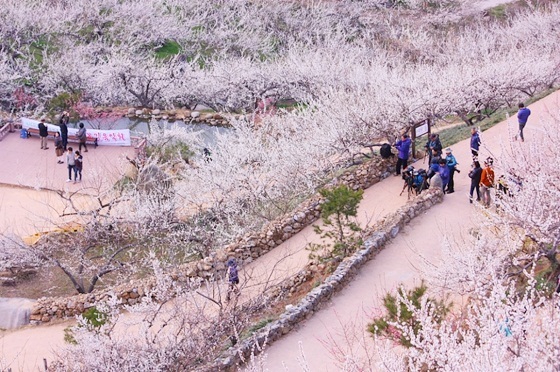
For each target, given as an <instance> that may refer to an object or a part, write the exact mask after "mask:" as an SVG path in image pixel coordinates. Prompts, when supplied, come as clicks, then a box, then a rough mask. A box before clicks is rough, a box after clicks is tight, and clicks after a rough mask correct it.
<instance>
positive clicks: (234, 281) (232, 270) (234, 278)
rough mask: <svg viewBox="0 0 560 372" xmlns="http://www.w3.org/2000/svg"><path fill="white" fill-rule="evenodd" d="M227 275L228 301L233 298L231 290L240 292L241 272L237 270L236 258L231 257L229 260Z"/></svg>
mask: <svg viewBox="0 0 560 372" xmlns="http://www.w3.org/2000/svg"><path fill="white" fill-rule="evenodd" d="M227 276H228V282H229V287H228V291H227V295H226V301H229V299H230V298H231V292H234V291H235V292H238V291H239V290H238V288H237V285H238V284H239V273H238V271H237V261H236V260H235V258H230V259H229V260H228V262H227Z"/></svg>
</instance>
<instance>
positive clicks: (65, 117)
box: [58, 111, 70, 151]
mask: <svg viewBox="0 0 560 372" xmlns="http://www.w3.org/2000/svg"><path fill="white" fill-rule="evenodd" d="M69 121H70V115H69V114H68V112H67V111H64V112H63V113H62V116H61V117H60V121H59V122H58V125H59V126H60V136H61V137H62V147H63V148H64V151H66V146H68V122H69Z"/></svg>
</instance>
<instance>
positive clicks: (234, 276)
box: [228, 265, 239, 283]
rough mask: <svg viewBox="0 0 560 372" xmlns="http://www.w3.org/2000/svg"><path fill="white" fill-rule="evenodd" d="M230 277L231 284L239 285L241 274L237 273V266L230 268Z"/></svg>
mask: <svg viewBox="0 0 560 372" xmlns="http://www.w3.org/2000/svg"><path fill="white" fill-rule="evenodd" d="M228 276H229V282H230V283H239V274H238V273H237V265H232V266H229V269H228Z"/></svg>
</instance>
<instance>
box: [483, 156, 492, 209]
mask: <svg viewBox="0 0 560 372" xmlns="http://www.w3.org/2000/svg"><path fill="white" fill-rule="evenodd" d="M493 164H494V159H492V158H490V157H489V158H487V159H486V161H485V162H484V169H482V173H481V174H480V190H481V193H482V204H483V205H484V206H485V207H489V206H490V203H491V202H492V199H491V196H490V189H491V188H493V187H494V169H493V168H492V166H493Z"/></svg>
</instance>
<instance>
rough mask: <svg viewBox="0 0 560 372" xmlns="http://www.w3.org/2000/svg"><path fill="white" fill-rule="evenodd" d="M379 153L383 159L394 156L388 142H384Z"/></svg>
mask: <svg viewBox="0 0 560 372" xmlns="http://www.w3.org/2000/svg"><path fill="white" fill-rule="evenodd" d="M379 154H380V155H381V157H382V158H383V159H388V158H390V157H391V156H393V153H392V152H391V145H389V144H388V143H384V144H383V145H381V149H380V150H379Z"/></svg>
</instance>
